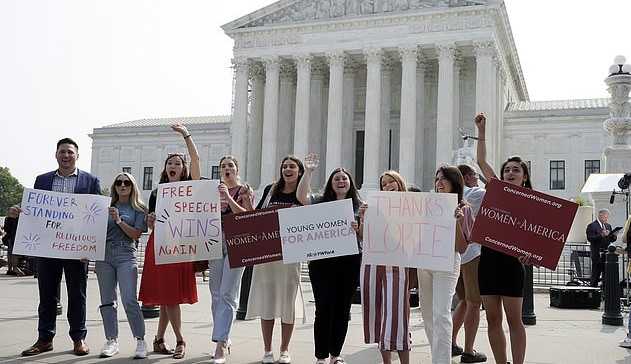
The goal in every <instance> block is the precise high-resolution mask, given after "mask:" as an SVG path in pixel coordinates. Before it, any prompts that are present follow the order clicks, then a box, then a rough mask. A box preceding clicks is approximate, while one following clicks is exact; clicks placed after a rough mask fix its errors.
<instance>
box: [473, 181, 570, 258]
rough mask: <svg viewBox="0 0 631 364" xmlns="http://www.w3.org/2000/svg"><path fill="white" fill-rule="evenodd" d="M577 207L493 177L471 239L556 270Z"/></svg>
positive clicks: (487, 186)
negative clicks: (528, 258)
mask: <svg viewBox="0 0 631 364" xmlns="http://www.w3.org/2000/svg"><path fill="white" fill-rule="evenodd" d="M577 209H578V205H577V204H576V203H574V202H571V201H567V200H563V199H560V198H557V197H554V196H550V195H546V194H544V193H541V192H537V191H535V190H531V189H529V188H525V187H519V186H515V185H512V184H509V183H506V182H503V181H500V180H498V179H492V180H491V181H490V183H489V184H487V185H486V194H485V196H484V200H483V201H482V205H481V206H480V211H479V212H478V216H477V217H476V219H475V224H474V226H473V233H472V236H471V240H472V241H475V242H476V243H480V244H482V245H484V246H487V247H489V248H491V249H494V250H497V251H500V252H502V253H506V254H508V255H511V256H515V257H521V256H527V257H530V258H531V259H532V262H533V263H534V264H536V265H539V266H542V267H546V268H549V269H552V270H555V269H556V266H557V264H558V262H559V258H560V256H561V251H562V250H563V246H564V245H565V241H566V239H567V234H568V232H569V231H570V227H571V226H572V221H573V220H574V215H575V214H576V210H577Z"/></svg>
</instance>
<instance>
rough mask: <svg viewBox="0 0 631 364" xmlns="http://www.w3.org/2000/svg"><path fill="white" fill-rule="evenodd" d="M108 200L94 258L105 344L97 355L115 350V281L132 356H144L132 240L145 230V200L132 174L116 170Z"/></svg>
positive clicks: (142, 324) (111, 354) (143, 339)
mask: <svg viewBox="0 0 631 364" xmlns="http://www.w3.org/2000/svg"><path fill="white" fill-rule="evenodd" d="M110 191H111V196H112V203H111V205H110V209H109V212H110V216H109V219H108V221H107V237H106V240H105V260H104V261H97V262H96V277H97V279H98V282H99V292H100V293H101V306H99V310H100V311H101V317H102V318H103V328H104V329H105V339H106V340H107V341H106V342H105V345H103V350H101V357H110V356H113V355H116V354H117V353H118V350H119V349H118V348H119V345H118V316H117V306H118V304H117V297H116V285H117V284H118V288H119V290H120V295H121V301H122V302H123V307H124V308H125V313H126V314H127V321H129V326H130V327H131V332H132V334H133V335H134V337H135V338H136V353H135V355H134V358H136V359H142V358H146V357H147V344H146V343H145V321H144V319H143V316H142V311H141V310H140V305H139V304H138V300H137V299H136V297H137V283H138V264H137V262H136V241H137V240H138V239H139V238H140V235H141V234H142V232H143V231H144V230H145V228H146V225H145V211H146V207H145V204H144V203H143V202H142V200H141V199H140V190H139V189H138V184H137V183H136V180H135V179H134V177H133V176H132V175H131V174H129V173H125V172H123V173H119V174H118V175H117V176H116V178H114V182H113V183H112V186H111V190H110Z"/></svg>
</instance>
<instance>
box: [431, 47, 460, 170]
mask: <svg viewBox="0 0 631 364" xmlns="http://www.w3.org/2000/svg"><path fill="white" fill-rule="evenodd" d="M437 50H438V110H437V117H436V166H435V167H436V168H437V167H438V166H439V165H441V164H448V163H451V157H452V154H453V150H454V145H453V133H454V57H455V52H456V48H455V46H453V45H440V46H438V47H437Z"/></svg>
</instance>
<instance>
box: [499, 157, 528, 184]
mask: <svg viewBox="0 0 631 364" xmlns="http://www.w3.org/2000/svg"><path fill="white" fill-rule="evenodd" d="M509 162H516V163H519V165H520V166H521V170H522V171H523V172H524V176H525V177H526V180H525V181H524V184H523V185H522V187H526V188H530V189H532V183H531V182H530V171H529V170H528V163H526V162H524V160H523V159H521V157H519V156H516V155H515V156H512V157H509V158H508V159H507V160H506V161H505V162H504V163H502V167H501V168H500V179H501V180H502V181H503V180H504V167H506V165H507V164H508V163H509Z"/></svg>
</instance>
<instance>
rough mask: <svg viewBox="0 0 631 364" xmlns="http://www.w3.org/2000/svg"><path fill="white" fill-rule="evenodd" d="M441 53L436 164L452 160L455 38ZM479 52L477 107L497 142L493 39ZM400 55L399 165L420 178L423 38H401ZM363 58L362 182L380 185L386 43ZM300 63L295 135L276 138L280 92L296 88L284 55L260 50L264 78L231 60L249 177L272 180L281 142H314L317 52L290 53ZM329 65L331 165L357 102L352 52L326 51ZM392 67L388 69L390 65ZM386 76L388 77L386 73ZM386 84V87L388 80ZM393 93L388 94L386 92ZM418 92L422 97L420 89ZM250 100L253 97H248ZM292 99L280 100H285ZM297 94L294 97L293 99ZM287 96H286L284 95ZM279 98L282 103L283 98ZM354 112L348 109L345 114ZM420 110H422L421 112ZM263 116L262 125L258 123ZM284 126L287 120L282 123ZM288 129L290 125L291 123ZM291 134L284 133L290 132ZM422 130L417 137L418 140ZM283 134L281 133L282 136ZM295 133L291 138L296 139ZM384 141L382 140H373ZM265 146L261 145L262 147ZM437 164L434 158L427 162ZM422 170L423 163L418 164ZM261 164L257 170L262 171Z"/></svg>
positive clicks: (238, 152)
mask: <svg viewBox="0 0 631 364" xmlns="http://www.w3.org/2000/svg"><path fill="white" fill-rule="evenodd" d="M436 50H437V53H438V105H437V133H436V138H437V143H436V165H440V164H442V163H450V162H451V161H452V158H453V151H454V149H455V144H454V143H455V140H457V139H456V137H455V135H456V134H457V133H456V128H457V124H456V120H458V118H459V112H460V111H459V109H458V106H457V105H458V104H459V100H458V98H459V77H458V73H459V67H460V66H459V63H458V61H457V60H458V57H457V56H458V54H457V48H456V46H455V45H453V44H448V45H439V46H437V47H436ZM474 54H475V57H476V69H477V72H476V102H475V108H476V110H480V111H485V112H486V113H487V118H488V120H489V127H487V130H489V132H487V133H488V135H487V138H489V141H488V145H492V146H496V145H498V137H499V135H498V133H497V132H494V131H497V128H498V123H497V115H495V114H497V113H498V105H499V104H498V102H500V100H498V99H499V97H498V90H499V88H498V87H499V86H498V76H497V61H496V57H495V55H496V51H495V46H494V43H492V42H482V43H478V44H476V45H475V53H474ZM399 55H400V58H401V68H402V77H401V108H400V110H401V114H400V142H399V150H398V155H399V161H398V167H399V170H400V172H401V173H402V174H403V175H404V176H405V177H406V178H407V179H408V180H409V181H412V182H413V181H416V180H419V179H422V176H417V175H416V172H417V170H419V169H418V168H417V167H418V164H419V163H422V162H423V161H422V159H421V158H418V155H419V150H418V149H417V146H418V145H422V144H423V143H424V142H425V141H424V132H423V121H422V116H423V114H424V108H423V106H424V96H425V95H424V91H425V83H424V80H425V68H424V63H423V62H422V60H421V54H420V51H419V48H418V46H416V45H411V46H404V47H401V48H400V49H399ZM364 56H365V60H366V70H367V80H366V108H365V127H364V137H365V140H364V146H365V148H364V176H363V180H364V184H363V188H367V189H376V188H377V187H378V186H377V182H378V181H377V177H378V174H379V172H381V171H380V160H381V157H382V156H381V155H380V153H383V152H384V151H383V150H382V149H383V147H381V144H382V141H383V139H384V138H385V137H386V135H383V125H382V119H383V116H382V114H383V112H384V111H387V112H389V107H387V110H382V104H383V102H382V98H383V97H384V96H386V95H382V91H385V93H386V94H387V92H388V90H383V87H384V86H387V85H384V84H382V81H384V67H383V62H384V50H383V49H380V48H371V49H366V50H365V51H364ZM293 59H294V61H295V64H296V67H295V69H296V92H295V113H294V114H293V119H294V120H293V121H294V128H293V135H289V134H288V133H285V134H284V135H283V137H282V138H279V133H278V131H279V107H280V108H281V109H284V108H286V106H285V107H283V106H282V105H280V104H279V101H280V100H279V97H281V95H279V94H280V93H282V94H283V95H282V97H283V99H285V98H289V97H290V95H293V94H292V93H288V92H284V91H282V81H279V80H280V69H281V60H280V58H279V57H266V58H263V64H264V75H265V76H264V77H265V78H264V79H263V77H262V73H263V72H261V71H262V70H258V72H251V71H252V70H253V69H254V68H255V67H257V66H256V65H255V64H253V63H250V62H249V60H248V59H245V58H239V59H236V60H234V61H233V62H234V67H235V82H234V87H235V90H234V101H233V102H234V104H233V119H232V154H234V155H235V156H236V157H237V158H238V159H239V160H241V161H242V164H243V161H247V167H246V170H247V179H248V181H249V182H250V183H251V184H253V185H255V186H257V185H260V186H263V185H265V184H267V183H270V182H272V181H273V180H274V177H275V175H276V173H277V170H278V162H279V161H278V160H277V159H278V158H277V156H278V151H279V150H280V149H279V148H280V146H281V145H282V146H283V147H284V149H287V150H288V151H290V152H291V150H290V149H288V148H287V147H288V146H291V145H293V154H295V155H296V156H298V157H301V158H302V157H304V156H305V155H306V154H307V153H308V152H309V151H310V150H309V145H310V144H309V143H310V135H309V130H310V117H312V116H313V113H312V110H314V108H319V107H320V106H321V105H311V102H312V98H311V97H312V93H313V92H312V86H317V84H315V85H314V82H316V81H314V77H315V75H313V74H312V66H313V65H312V62H313V57H312V56H311V55H297V56H295V57H293ZM326 59H327V63H328V66H329V94H328V112H327V115H326V117H327V119H326V120H327V123H326V138H327V140H326V147H325V149H324V150H326V158H325V160H324V161H323V162H324V166H325V171H326V173H328V172H330V171H331V170H333V169H334V168H337V167H340V166H342V163H343V161H344V160H346V159H347V158H349V157H351V156H352V155H353V150H352V143H350V142H349V141H345V140H344V139H343V138H344V136H345V135H351V133H352V127H353V126H352V123H343V120H352V112H353V110H352V108H345V107H344V105H349V104H350V105H352V104H353V101H354V100H353V98H354V92H353V89H354V75H353V74H352V72H348V71H347V72H345V65H348V63H349V60H348V56H347V54H346V53H345V52H343V51H335V52H331V53H327V54H326ZM252 73H254V76H253V77H252V83H251V85H252V95H253V98H252V100H249V99H248V85H249V79H250V74H252ZM386 75H387V73H386ZM384 83H388V84H389V81H388V79H386V80H385V81H384ZM388 89H389V88H388ZM387 96H388V99H389V95H387ZM419 96H420V97H419ZM250 101H251V102H250ZM287 101H288V100H283V102H287ZM292 101H293V100H292ZM281 104H282V102H281ZM279 105H280V106H279ZM248 107H250V109H249V115H250V116H251V117H255V118H256V116H257V115H262V116H263V120H262V123H261V121H260V120H252V122H251V123H250V127H249V128H248ZM348 112H350V113H351V115H346V113H348ZM419 116H421V118H420V120H419ZM261 124H262V125H261ZM281 127H283V128H287V126H285V125H283V126H281ZM288 129H289V128H288ZM285 138H287V140H285ZM419 138H420V140H419ZM279 139H281V140H279ZM292 141H293V143H291V142H292ZM376 146H380V147H376ZM259 151H260V152H259ZM495 154H496V150H495V149H491V150H490V153H489V160H491V161H492V160H494V159H493V158H495ZM427 167H428V168H433V167H435V166H431V167H430V166H427ZM420 170H423V168H420ZM259 171H260V178H257V177H258V176H259V173H258V172H259Z"/></svg>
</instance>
